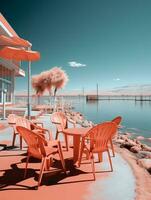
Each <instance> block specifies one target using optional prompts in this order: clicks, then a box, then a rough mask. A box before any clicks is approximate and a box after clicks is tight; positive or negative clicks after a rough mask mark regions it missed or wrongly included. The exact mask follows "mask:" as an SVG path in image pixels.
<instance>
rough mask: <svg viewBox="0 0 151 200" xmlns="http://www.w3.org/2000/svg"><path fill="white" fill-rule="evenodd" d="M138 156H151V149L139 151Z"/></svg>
mask: <svg viewBox="0 0 151 200" xmlns="http://www.w3.org/2000/svg"><path fill="white" fill-rule="evenodd" d="M137 156H138V157H139V158H151V152H149V151H139V152H138V155H137Z"/></svg>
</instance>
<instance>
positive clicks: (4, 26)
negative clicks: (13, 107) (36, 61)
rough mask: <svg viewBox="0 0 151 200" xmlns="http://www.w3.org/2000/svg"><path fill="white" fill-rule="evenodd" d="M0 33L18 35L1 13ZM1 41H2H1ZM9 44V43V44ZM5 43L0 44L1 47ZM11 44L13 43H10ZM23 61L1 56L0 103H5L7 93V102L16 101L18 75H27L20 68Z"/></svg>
mask: <svg viewBox="0 0 151 200" xmlns="http://www.w3.org/2000/svg"><path fill="white" fill-rule="evenodd" d="M0 35H3V36H8V37H13V36H15V37H16V36H18V35H17V33H16V32H15V31H14V30H13V28H12V27H11V26H10V25H9V23H8V22H7V21H6V19H5V18H4V17H3V15H2V14H1V13H0ZM0 42H1V41H0ZM7 45H8V44H7ZM4 46H5V44H2V45H0V49H1V48H3V47H4ZM9 46H11V45H9ZM20 67H21V62H17V61H13V60H5V59H2V58H0V104H2V103H3V97H4V93H5V102H6V104H12V103H13V102H14V83H15V77H16V76H25V72H24V71H23V70H22V69H21V68H20Z"/></svg>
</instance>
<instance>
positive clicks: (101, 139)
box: [78, 122, 117, 180]
mask: <svg viewBox="0 0 151 200" xmlns="http://www.w3.org/2000/svg"><path fill="white" fill-rule="evenodd" d="M116 131H117V125H116V124H115V123H114V122H104V123H102V124H98V125H96V126H94V127H93V128H92V129H91V130H89V131H88V133H87V134H86V135H85V136H84V137H82V142H81V149H80V154H79V161H78V162H79V167H80V164H81V159H82V154H83V152H84V149H87V150H88V153H89V159H90V160H91V165H92V171H93V176H94V180H95V166H94V155H93V154H94V153H97V154H102V153H103V152H105V151H106V152H107V153H108V158H109V163H110V167H111V171H113V167H112V161H111V156H110V151H109V148H108V142H109V141H110V140H111V138H112V137H113V135H114V134H115V133H116ZM87 137H89V141H90V145H89V146H88V145H86V144H85V139H86V138H87Z"/></svg>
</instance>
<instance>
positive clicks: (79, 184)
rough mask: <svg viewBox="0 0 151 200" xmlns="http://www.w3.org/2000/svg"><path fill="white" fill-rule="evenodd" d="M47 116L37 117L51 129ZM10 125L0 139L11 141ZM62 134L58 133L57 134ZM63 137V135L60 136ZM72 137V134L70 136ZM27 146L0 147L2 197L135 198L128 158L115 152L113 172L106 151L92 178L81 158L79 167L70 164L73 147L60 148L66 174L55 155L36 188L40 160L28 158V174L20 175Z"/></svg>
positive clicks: (87, 166)
mask: <svg viewBox="0 0 151 200" xmlns="http://www.w3.org/2000/svg"><path fill="white" fill-rule="evenodd" d="M49 119H50V116H49V115H45V116H41V117H40V118H39V121H43V122H44V126H45V127H47V128H48V129H50V128H51V129H52V131H53V133H55V127H54V126H53V125H52V124H51V123H50V120H49ZM11 131H12V130H11V128H6V129H4V130H2V131H1V132H0V143H1V144H5V143H7V144H10V140H11V137H12V134H11ZM2 132H3V133H2ZM60 135H61V134H60ZM60 139H61V140H62V137H61V138H60ZM71 139H72V138H71ZM25 153H26V148H24V149H23V150H22V151H20V150H19V149H18V148H14V149H11V148H8V149H7V150H3V151H0V162H1V164H0V191H1V192H0V197H1V199H3V200H8V199H10V198H11V200H16V199H28V198H30V199H33V200H34V199H36V200H39V199H42V198H43V199H45V200H47V199H53V200H59V199H61V198H62V199H66V200H69V199H70V200H71V199H72V200H111V199H113V198H114V199H116V200H121V199H122V200H133V199H135V177H134V176H133V173H132V170H131V168H130V166H129V165H128V164H127V162H126V161H125V160H124V159H123V158H122V157H121V156H120V155H119V154H118V153H116V157H114V158H113V159H112V161H113V167H114V171H113V172H108V169H109V164H108V161H107V157H106V154H104V156H103V162H102V163H96V165H95V166H96V171H97V172H99V173H96V181H93V175H92V173H91V171H92V170H91V165H90V164H87V163H88V161H86V160H83V164H82V165H81V167H80V168H75V167H74V166H73V165H72V148H70V150H69V152H67V151H66V150H65V149H63V153H64V157H65V161H66V166H67V169H68V173H67V175H64V173H63V172H61V170H58V166H59V162H58V161H57V157H55V159H56V160H55V162H54V165H53V168H52V169H53V172H52V171H50V172H45V175H44V177H43V180H42V183H41V186H40V187H39V190H38V191H37V190H35V188H34V187H35V186H36V185H37V178H38V176H37V174H38V173H39V171H38V170H36V169H39V162H36V160H31V162H30V163H29V168H28V172H27V173H28V176H27V178H26V179H24V178H23V172H24V166H25V158H26V155H25ZM56 167H57V168H56Z"/></svg>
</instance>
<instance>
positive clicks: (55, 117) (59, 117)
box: [51, 112, 67, 132]
mask: <svg viewBox="0 0 151 200" xmlns="http://www.w3.org/2000/svg"><path fill="white" fill-rule="evenodd" d="M51 121H52V123H54V124H56V127H57V129H58V131H59V132H60V131H63V130H64V129H65V128H67V117H66V115H65V114H64V113H63V112H54V113H53V114H52V115H51Z"/></svg>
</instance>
